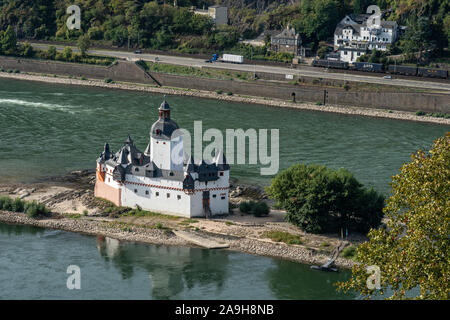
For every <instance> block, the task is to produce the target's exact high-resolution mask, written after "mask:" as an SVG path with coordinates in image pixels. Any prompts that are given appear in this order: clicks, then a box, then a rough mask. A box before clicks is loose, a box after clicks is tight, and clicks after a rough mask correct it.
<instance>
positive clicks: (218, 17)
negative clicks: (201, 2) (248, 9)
mask: <svg viewBox="0 0 450 320" xmlns="http://www.w3.org/2000/svg"><path fill="white" fill-rule="evenodd" d="M194 13H195V14H201V15H205V16H210V17H211V19H212V20H213V21H214V24H215V25H216V26H221V25H226V24H228V8H227V7H226V6H221V5H215V6H210V7H208V10H202V9H195V8H194Z"/></svg>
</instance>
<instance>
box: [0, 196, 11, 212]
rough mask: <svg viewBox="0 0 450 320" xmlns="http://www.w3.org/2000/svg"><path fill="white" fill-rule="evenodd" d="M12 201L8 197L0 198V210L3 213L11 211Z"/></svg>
mask: <svg viewBox="0 0 450 320" xmlns="http://www.w3.org/2000/svg"><path fill="white" fill-rule="evenodd" d="M12 202H13V201H12V200H11V198H10V197H2V198H0V204H1V209H3V210H5V211H12Z"/></svg>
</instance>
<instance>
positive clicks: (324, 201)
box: [267, 164, 384, 233]
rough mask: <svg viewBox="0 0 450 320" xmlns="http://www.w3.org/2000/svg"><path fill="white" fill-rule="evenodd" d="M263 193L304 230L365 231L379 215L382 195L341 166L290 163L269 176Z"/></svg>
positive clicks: (373, 225)
mask: <svg viewBox="0 0 450 320" xmlns="http://www.w3.org/2000/svg"><path fill="white" fill-rule="evenodd" d="M267 193H268V194H269V196H271V197H272V198H274V199H275V200H277V201H278V205H279V206H281V207H282V208H284V209H285V210H286V211H287V215H286V219H287V221H289V222H290V223H292V224H294V225H296V226H298V227H300V228H301V229H303V230H304V231H306V232H312V233H324V232H334V233H339V232H341V230H353V231H357V232H361V233H367V232H368V231H369V230H370V229H371V228H375V227H378V226H379V225H380V223H381V219H382V218H383V212H382V209H383V206H384V197H383V196H382V195H380V194H378V193H377V192H376V191H375V190H373V189H366V188H365V187H364V186H363V185H362V184H361V183H360V182H358V181H357V180H356V178H355V177H354V176H353V174H351V173H350V172H349V171H347V170H345V169H339V170H332V169H328V168H326V167H325V166H321V165H315V164H313V165H304V164H297V165H293V166H292V167H290V168H288V169H286V170H284V171H282V172H281V173H279V174H278V175H277V176H276V177H275V178H274V179H273V180H272V182H271V185H270V186H269V187H268V188H267Z"/></svg>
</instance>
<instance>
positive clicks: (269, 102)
mask: <svg viewBox="0 0 450 320" xmlns="http://www.w3.org/2000/svg"><path fill="white" fill-rule="evenodd" d="M0 78H11V79H18V80H31V81H41V82H48V83H56V84H68V85H81V86H93V87H101V88H111V89H122V90H135V91H145V92H152V93H163V94H170V95H181V96H191V97H199V98H207V99H217V100H224V101H233V102H241V103H251V104H260V105H266V106H272V107H283V108H293V109H301V110H311V111H321V112H331V113H340V114H348V115H356V116H369V117H377V118H389V119H397V120H408V121H417V122H429V123H436V124H444V125H450V119H446V118H434V117H427V116H417V115H415V114H414V113H412V112H405V111H389V110H382V109H369V108H362V107H355V106H341V105H339V106H338V105H328V104H327V105H325V106H323V105H315V104H311V103H295V102H288V101H286V100H279V99H269V98H261V97H253V96H243V95H225V94H218V93H215V92H211V91H202V90H195V89H183V88H169V87H156V86H150V85H143V84H141V85H140V84H134V83H105V82H103V81H100V80H92V79H90V80H78V79H70V78H61V77H59V78H54V77H48V76H42V75H32V74H14V73H0Z"/></svg>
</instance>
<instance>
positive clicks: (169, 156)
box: [146, 97, 183, 171]
mask: <svg viewBox="0 0 450 320" xmlns="http://www.w3.org/2000/svg"><path fill="white" fill-rule="evenodd" d="M158 111H159V119H158V120H157V121H156V122H155V123H154V124H153V125H152V128H151V130H150V143H149V147H147V150H146V153H147V152H148V153H149V154H150V158H151V160H152V161H153V163H154V164H155V165H156V166H157V167H158V168H160V169H162V170H169V171H183V137H182V136H181V135H180V134H179V132H177V131H176V130H177V129H179V127H178V125H177V123H176V122H175V121H173V120H172V119H170V106H169V104H168V103H167V101H166V97H164V101H163V102H162V103H161V105H160V106H159V109H158Z"/></svg>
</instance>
